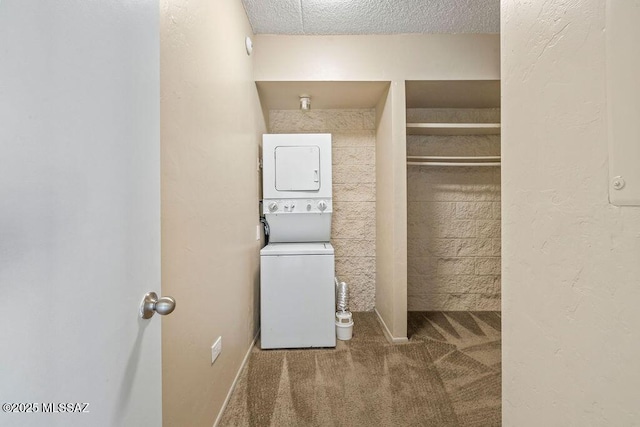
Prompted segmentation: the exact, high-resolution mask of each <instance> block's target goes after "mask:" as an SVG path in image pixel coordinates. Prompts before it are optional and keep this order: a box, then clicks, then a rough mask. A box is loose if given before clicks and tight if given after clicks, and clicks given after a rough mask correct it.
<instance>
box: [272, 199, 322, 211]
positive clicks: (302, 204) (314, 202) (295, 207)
mask: <svg viewBox="0 0 640 427" xmlns="http://www.w3.org/2000/svg"><path fill="white" fill-rule="evenodd" d="M331 210H332V204H331V199H278V200H265V201H264V203H263V211H264V212H263V213H274V214H275V213H307V212H311V213H323V212H327V213H328V212H331Z"/></svg>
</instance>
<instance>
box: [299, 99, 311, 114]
mask: <svg viewBox="0 0 640 427" xmlns="http://www.w3.org/2000/svg"><path fill="white" fill-rule="evenodd" d="M300 109H301V110H302V111H309V110H310V109H311V97H310V96H309V95H300Z"/></svg>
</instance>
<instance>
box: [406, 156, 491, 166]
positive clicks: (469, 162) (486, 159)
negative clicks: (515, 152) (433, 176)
mask: <svg viewBox="0 0 640 427" xmlns="http://www.w3.org/2000/svg"><path fill="white" fill-rule="evenodd" d="M407 165H409V166H500V156H464V157H459V156H453V157H452V156H407Z"/></svg>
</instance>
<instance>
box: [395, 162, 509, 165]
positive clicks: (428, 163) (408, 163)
mask: <svg viewBox="0 0 640 427" xmlns="http://www.w3.org/2000/svg"><path fill="white" fill-rule="evenodd" d="M407 165H409V166H500V162H473V163H459V162H407Z"/></svg>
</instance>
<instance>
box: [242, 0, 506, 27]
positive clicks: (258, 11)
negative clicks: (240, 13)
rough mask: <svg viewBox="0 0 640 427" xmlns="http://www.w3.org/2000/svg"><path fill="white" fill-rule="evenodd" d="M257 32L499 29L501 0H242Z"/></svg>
mask: <svg viewBox="0 0 640 427" xmlns="http://www.w3.org/2000/svg"><path fill="white" fill-rule="evenodd" d="M243 3H244V6H245V10H246V11H247V15H248V17H249V21H250V22H251V26H252V28H253V32H254V33H255V34H409V33H421V34H425V33H499V32H500V0H429V1H425V0H393V1H384V2H382V1H379V0H364V1H358V2H349V1H347V2H336V1H326V0H243Z"/></svg>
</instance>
